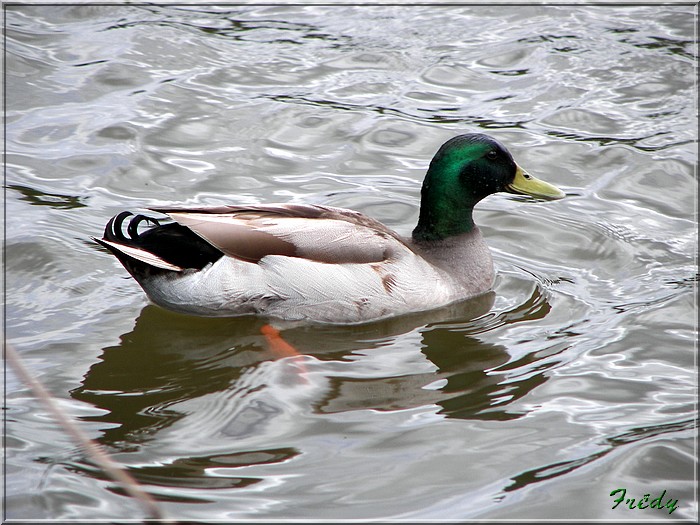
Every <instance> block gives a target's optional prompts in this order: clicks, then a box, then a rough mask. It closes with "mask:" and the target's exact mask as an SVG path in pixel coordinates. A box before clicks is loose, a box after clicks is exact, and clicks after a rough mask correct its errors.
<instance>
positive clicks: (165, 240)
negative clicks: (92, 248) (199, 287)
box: [104, 211, 223, 274]
mask: <svg viewBox="0 0 700 525" xmlns="http://www.w3.org/2000/svg"><path fill="white" fill-rule="evenodd" d="M129 217H131V218H130V219H129ZM127 219H129V220H128V223H127V225H126V233H124V222H125V221H126V220H127ZM144 222H145V223H147V224H150V225H151V227H150V228H148V229H146V230H145V231H143V232H139V231H138V229H139V226H140V225H141V224H142V223H144ZM104 239H105V240H107V241H110V242H113V243H116V244H121V245H124V246H131V247H134V248H139V249H141V250H145V251H147V252H150V253H152V254H154V255H156V256H158V257H159V258H161V259H162V260H164V261H166V262H168V263H170V264H173V265H175V266H179V267H180V268H192V269H195V270H201V269H202V268H204V267H205V266H206V265H207V264H210V263H214V262H216V261H217V260H219V259H220V258H221V257H222V256H223V253H222V252H221V251H220V250H218V249H217V248H216V247H214V246H212V245H211V244H209V243H208V242H207V241H205V240H204V239H202V238H201V237H200V236H199V235H197V234H196V233H194V232H193V231H192V230H190V229H189V228H186V227H184V226H181V225H180V224H178V223H176V222H168V223H166V224H161V221H160V220H158V219H155V218H153V217H148V216H146V215H141V214H138V215H134V214H133V213H131V212H129V211H123V212H121V213H119V214H117V215H115V216H114V217H112V218H111V219H110V221H109V222H108V223H107V225H106V227H105V232H104ZM106 247H107V248H109V249H110V251H111V252H112V253H114V255H116V256H117V258H118V259H119V260H120V261H121V263H122V264H124V266H125V267H126V268H127V270H129V272H130V273H132V274H134V271H135V270H138V266H139V265H140V266H149V265H147V264H146V263H144V262H142V261H138V260H136V259H134V258H133V257H131V256H129V255H126V254H123V253H121V252H120V253H116V252H115V250H114V249H112V248H111V247H109V246H106ZM166 271H167V270H166Z"/></svg>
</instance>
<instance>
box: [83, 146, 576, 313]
mask: <svg viewBox="0 0 700 525" xmlns="http://www.w3.org/2000/svg"><path fill="white" fill-rule="evenodd" d="M500 191H503V192H509V193H516V194H525V195H530V196H533V197H537V198H544V199H559V198H562V197H564V193H563V192H562V191H561V190H559V189H558V188H556V187H554V186H552V185H551V184H549V183H547V182H544V181H541V180H538V179H536V178H535V177H533V176H532V175H530V174H529V173H528V172H526V171H525V170H524V169H522V168H521V167H519V166H518V165H517V164H516V163H515V161H514V160H513V157H512V156H511V154H510V153H509V152H508V150H507V149H506V148H505V147H504V146H503V145H502V144H501V143H500V142H498V141H497V140H495V139H493V138H492V137H489V136H487V135H483V134H477V133H471V134H466V135H459V136H456V137H454V138H452V139H450V140H448V141H447V142H445V143H444V144H443V145H442V146H441V147H440V149H439V150H438V151H437V153H436V154H435V156H434V157H433V159H432V161H431V162H430V166H429V168H428V171H427V173H426V176H425V180H424V182H423V186H422V189H421V206H420V214H419V219H418V225H417V226H416V227H415V229H414V230H413V233H412V236H411V238H410V239H406V238H402V237H401V236H399V235H398V234H397V233H396V232H394V231H392V230H391V229H389V228H388V227H386V226H385V225H383V224H382V223H380V222H378V221H376V220H375V219H372V218H370V217H367V216H366V215H363V214H361V213H359V212H357V211H352V210H348V209H342V208H335V207H331V206H320V205H311V204H267V205H256V206H214V207H190V208H178V207H170V206H165V207H156V208H149V210H151V211H152V212H156V213H160V214H163V215H165V216H167V217H168V218H169V220H168V221H167V222H164V219H158V218H154V217H152V216H146V215H141V214H138V215H134V214H132V213H131V212H128V211H125V212H122V213H120V214H118V215H116V216H115V217H113V218H112V219H111V220H110V221H109V223H108V224H107V226H106V228H105V232H104V237H103V238H102V239H95V241H97V242H98V243H100V244H101V245H102V246H104V247H105V248H107V249H108V250H109V251H111V252H112V253H113V254H114V255H115V256H116V257H117V259H119V261H120V262H121V263H122V264H123V265H124V267H125V268H126V270H127V271H128V272H129V273H130V274H131V275H132V276H133V277H134V279H136V281H137V282H138V283H139V284H140V285H141V287H142V288H143V290H144V291H145V292H146V294H147V295H148V297H149V298H150V299H151V300H152V301H153V302H154V303H156V304H158V305H160V306H163V307H165V308H169V309H172V310H176V311H179V312H183V313H188V314H196V315H205V316H235V315H243V314H258V315H261V316H265V317H270V318H276V319H284V320H303V321H312V322H319V323H338V324H350V323H361V322H366V321H372V320H376V319H381V318H385V317H390V316H396V315H401V314H406V313H409V312H419V311H424V310H428V309H432V308H437V307H440V306H444V305H447V304H450V303H454V302H456V301H461V300H465V299H468V298H470V297H474V296H477V295H479V294H483V293H485V292H487V291H488V290H489V289H490V288H491V287H492V285H493V280H494V266H493V261H492V259H491V254H490V252H489V249H488V246H487V245H486V243H485V242H484V239H483V238H482V235H481V232H480V231H479V228H478V227H477V226H476V225H475V224H474V220H473V218H472V211H473V209H474V206H475V205H476V204H477V203H478V202H479V201H480V200H481V199H483V198H484V197H486V196H488V195H491V194H492V193H496V192H500ZM149 225H150V227H148V228H140V226H149Z"/></svg>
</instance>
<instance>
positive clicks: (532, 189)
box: [506, 166, 566, 200]
mask: <svg viewBox="0 0 700 525" xmlns="http://www.w3.org/2000/svg"><path fill="white" fill-rule="evenodd" d="M516 167H517V170H516V171H515V178H514V179H513V182H511V183H510V184H507V185H506V191H507V192H508V193H517V194H520V195H530V196H531V197H538V198H541V199H552V200H554V199H562V198H564V197H566V193H564V192H563V191H561V190H560V189H559V188H557V187H556V186H554V185H552V184H550V183H549V182H545V181H543V180H540V179H538V178H535V177H533V176H532V175H530V174H529V173H528V172H527V171H525V170H524V169H522V168H521V167H520V166H516Z"/></svg>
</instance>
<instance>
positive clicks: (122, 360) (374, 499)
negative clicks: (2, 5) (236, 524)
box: [5, 5, 698, 520]
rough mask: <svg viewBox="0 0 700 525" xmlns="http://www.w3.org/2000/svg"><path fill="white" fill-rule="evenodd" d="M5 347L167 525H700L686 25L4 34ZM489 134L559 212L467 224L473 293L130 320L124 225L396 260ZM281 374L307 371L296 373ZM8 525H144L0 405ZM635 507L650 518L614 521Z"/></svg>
mask: <svg viewBox="0 0 700 525" xmlns="http://www.w3.org/2000/svg"><path fill="white" fill-rule="evenodd" d="M6 15H7V17H6V30H7V51H6V68H7V84H6V89H7V108H6V117H7V172H6V200H5V206H6V207H5V211H6V230H7V232H6V246H5V248H6V260H5V262H6V267H5V271H6V290H7V301H6V312H5V315H6V328H7V338H8V341H10V342H11V343H12V344H13V345H14V346H15V347H16V348H17V349H18V351H19V352H20V353H21V355H22V357H23V358H24V360H25V362H26V363H27V366H28V367H29V368H30V370H31V371H32V373H33V374H34V375H35V376H36V377H37V378H39V379H40V380H41V381H43V382H44V383H45V384H46V385H47V387H48V388H49V390H50V391H51V393H52V394H53V395H54V396H55V397H56V398H57V399H58V400H59V402H60V404H61V406H62V408H63V409H64V410H65V411H66V412H67V413H68V414H70V415H71V416H72V417H73V418H75V419H76V420H77V421H78V422H79V424H80V426H81V427H82V428H83V429H84V430H85V431H86V432H87V433H88V434H89V435H90V436H91V437H92V438H94V439H95V440H97V441H98V442H100V443H101V444H103V445H104V446H105V447H106V448H107V450H108V451H109V452H111V453H112V454H113V456H114V458H115V459H116V460H117V461H119V462H121V463H122V464H123V465H125V466H126V467H128V469H129V471H130V472H131V473H132V474H133V476H135V477H136V479H138V481H139V482H140V483H141V484H142V485H143V487H144V489H145V490H147V491H148V492H149V493H150V494H152V495H153V496H154V497H155V498H156V499H157V500H158V501H159V502H160V504H161V505H162V507H163V509H164V510H165V511H166V512H167V513H168V514H169V515H171V516H174V517H177V518H182V519H192V520H196V519H207V520H215V519H222V520H235V519H241V520H242V519H254V518H255V519H284V518H299V519H327V520H332V519H351V518H356V519H365V518H366V519H386V520H388V519H410V520H423V519H445V520H463V519H506V518H513V519H516V518H517V519H525V518H531V519H539V520H541V519H547V518H555V519H563V518H574V519H586V520H587V519H605V520H621V519H628V520H629V519H632V520H652V519H656V520H658V519H674V518H686V519H697V500H696V488H697V487H696V480H695V477H694V465H695V461H696V459H697V454H696V452H697V450H696V441H695V438H696V425H695V421H696V417H697V406H696V398H697V362H696V349H697V344H696V342H697V321H696V316H697V189H698V188H697V171H696V166H697V142H696V141H697V119H696V116H695V115H696V110H697V107H696V101H697V95H698V93H697V83H696V73H697V70H696V67H697V41H696V36H697V35H696V32H695V29H696V27H697V26H696V24H697V6H679V5H676V6H653V7H652V6H646V7H644V6H566V7H556V6H491V7H485V6H481V7H455V6H443V7H437V6H432V7H425V6H412V7H380V6H373V7H339V6H336V7H332V8H330V7H318V6H295V7H280V6H246V7H234V6H226V7H200V6H189V7H188V6H173V7H162V6H160V7H159V6H152V5H149V6H144V5H131V6H58V7H57V6H11V7H7V9H6ZM475 131H478V132H484V133H488V134H491V135H493V136H494V137H496V138H498V139H499V140H501V141H502V142H503V143H505V144H507V145H508V147H509V149H510V150H511V152H512V153H513V155H514V156H515V158H516V159H517V160H518V162H519V163H520V164H521V165H523V166H524V167H525V168H526V169H528V170H529V171H530V172H532V173H534V174H536V175H538V176H540V177H541V178H543V179H545V180H548V181H551V182H553V183H554V184H556V185H558V186H559V187H561V188H562V189H564V190H565V191H566V192H567V194H568V197H567V198H566V199H564V200H561V201H557V202H546V203H545V202H534V201H532V200H529V201H528V200H526V199H522V198H518V197H514V196H510V195H497V196H492V197H489V198H488V199H487V200H485V201H483V202H482V203H481V204H480V205H479V207H478V209H477V211H476V215H475V219H476V221H477V223H478V224H479V225H480V227H481V228H482V231H483V232H484V234H485V236H486V238H487V240H488V243H489V245H490V246H491V247H492V250H493V254H494V259H495V262H496V266H497V270H498V277H497V281H496V284H495V287H494V291H493V293H492V294H488V295H486V296H484V297H482V298H480V299H479V300H476V301H471V302H468V303H466V304H464V305H459V306H458V307H455V308H447V309H442V310H439V311H436V312H430V313H429V314H422V315H418V316H409V317H405V318H397V319H392V320H388V321H384V322H378V323H370V324H367V325H362V326H356V327H335V328H334V327H325V328H319V327H303V326H302V327H296V328H293V329H290V330H287V331H286V332H285V337H286V338H287V339H288V340H289V341H290V342H291V343H293V344H294V345H295V346H297V347H298V348H299V349H300V350H302V351H303V352H304V354H305V355H306V357H305V358H304V359H303V362H302V363H295V362H293V361H290V360H288V359H281V360H280V359H274V358H273V356H272V355H271V354H270V352H269V351H268V348H267V346H266V345H265V341H264V339H263V338H262V336H261V335H260V332H259V329H260V327H261V326H262V324H263V321H262V320H260V319H255V318H238V319H202V318H195V317H188V316H183V315H177V314H173V313H169V312H166V311H164V310H162V309H160V308H158V307H155V306H153V305H149V304H148V302H147V300H146V298H145V297H144V295H143V294H142V292H141V291H140V289H139V288H138V286H137V285H136V284H135V282H134V281H133V280H131V279H129V278H127V274H126V272H125V271H124V270H123V269H122V268H121V266H119V264H118V263H117V262H116V260H114V258H113V257H111V256H109V255H107V254H106V252H104V251H103V250H101V249H100V248H99V247H98V246H97V245H95V244H94V243H93V242H91V241H90V236H94V235H100V233H101V231H102V229H103V228H104V224H105V223H106V221H107V220H108V219H109V217H111V216H112V215H114V214H115V213H117V212H119V211H121V210H123V209H139V208H142V207H146V206H149V205H162V204H168V203H187V204H218V203H231V204H252V203H266V202H278V201H281V202H300V203H320V204H326V205H333V206H343V207H349V208H353V209H356V210H359V211H362V212H364V213H367V214H369V215H372V216H373V217H376V218H378V219H380V220H382V221H384V222H385V223H386V224H387V225H389V226H391V227H393V228H395V229H396V230H397V231H399V232H400V233H402V234H408V233H409V232H410V231H411V229H412V227H413V226H414V224H415V222H416V220H417V215H418V206H419V189H420V184H421V181H422V177H423V175H424V173H425V169H426V167H427V165H428V163H429V161H430V158H431V157H432V155H433V154H434V152H435V151H436V150H437V148H438V147H439V145H440V144H442V143H443V142H444V141H445V140H447V139H448V138H450V137H452V136H454V135H456V134H458V133H463V132H475ZM300 366H302V368H303V369H304V370H305V372H303V373H300ZM6 391H7V396H6V405H7V411H6V417H7V442H6V458H7V460H6V461H7V463H6V464H7V477H6V480H5V481H6V489H7V499H6V514H7V517H8V518H12V519H42V518H44V519H68V520H70V519H74V520H78V519H102V520H109V519H112V520H119V519H125V518H134V517H138V516H139V512H140V510H139V508H138V507H137V505H136V504H135V502H133V501H132V500H129V499H127V498H126V497H125V496H124V495H123V494H122V492H121V491H120V490H119V489H118V488H116V487H115V485H114V484H113V483H112V482H111V481H109V480H108V479H106V478H105V476H104V474H103V473H101V472H100V471H99V470H98V469H96V468H95V466H94V465H93V463H92V462H91V461H90V459H89V458H87V457H86V456H85V455H84V454H83V452H81V450H79V448H78V447H77V446H76V445H75V443H72V442H71V440H70V438H69V437H68V436H66V435H65V434H63V433H62V432H61V431H60V429H59V428H58V427H57V425H56V424H55V422H54V421H53V420H52V419H51V417H50V415H49V414H48V413H47V411H46V410H45V409H44V408H43V407H42V406H41V405H40V404H39V403H38V402H37V401H36V400H35V399H34V398H33V396H32V393H31V392H30V391H29V390H28V388H27V387H26V386H24V385H22V384H21V383H19V382H18V380H17V379H16V378H15V376H14V375H12V374H8V377H7V385H6ZM617 488H626V489H627V492H628V494H629V496H631V497H636V498H640V497H642V496H643V495H644V494H646V493H650V494H651V497H652V498H654V497H656V496H657V495H658V494H660V493H661V492H662V491H666V497H672V498H673V499H677V500H678V508H677V510H676V511H674V513H673V514H669V513H668V511H667V510H657V509H645V510H640V509H635V510H630V509H629V508H627V507H624V506H619V507H618V508H616V509H613V508H612V506H613V503H614V502H613V501H612V499H613V498H611V497H610V495H609V494H610V492H611V491H613V490H615V489H617Z"/></svg>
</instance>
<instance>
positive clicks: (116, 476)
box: [5, 344, 175, 523]
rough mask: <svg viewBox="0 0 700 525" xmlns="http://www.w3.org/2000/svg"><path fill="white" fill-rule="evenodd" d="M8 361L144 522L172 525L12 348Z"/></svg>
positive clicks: (156, 505)
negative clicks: (143, 516) (133, 502)
mask: <svg viewBox="0 0 700 525" xmlns="http://www.w3.org/2000/svg"><path fill="white" fill-rule="evenodd" d="M5 355H6V357H7V361H8V362H9V363H10V365H12V368H14V370H15V372H16V374H17V376H18V377H19V378H20V379H21V380H22V382H23V383H24V384H26V385H27V386H28V387H30V388H31V389H32V391H33V392H34V395H36V397H37V398H38V399H39V400H40V401H41V402H42V403H43V404H44V406H45V407H46V408H47V409H48V410H49V412H50V413H51V415H52V416H53V417H54V419H55V420H56V421H58V423H59V424H60V425H61V426H62V427H63V430H65V431H66V433H67V434H69V435H70V436H71V437H72V438H73V440H74V441H75V442H76V443H78V445H80V447H81V448H82V449H83V450H84V451H85V453H86V454H87V455H88V457H89V458H90V459H91V460H92V461H93V462H94V463H95V464H96V465H97V466H98V467H99V468H101V469H102V470H103V471H104V473H105V474H107V476H109V477H110V478H112V479H113V480H114V481H115V482H116V483H117V484H118V485H119V486H120V487H121V488H122V489H123V490H124V492H126V494H128V495H129V496H131V497H132V498H134V499H135V500H136V501H138V502H139V504H140V505H141V506H142V507H143V510H144V511H145V513H146V516H147V518H146V519H157V520H165V522H166V523H175V522H173V521H172V520H169V519H167V518H165V515H164V513H163V511H162V510H161V508H160V506H159V505H158V503H157V502H156V500H155V499H153V497H152V496H151V495H150V494H148V493H147V492H145V491H144V490H143V489H141V486H140V485H139V483H138V482H137V481H136V480H135V479H134V478H133V477H132V476H131V474H129V473H128V472H127V471H126V470H124V468H123V467H122V466H121V465H120V464H119V463H117V462H116V461H114V460H113V459H112V458H111V457H109V455H108V454H107V452H105V451H104V449H103V448H102V447H100V445H99V444H97V443H95V442H94V441H93V440H91V439H90V438H89V437H87V435H86V434H85V433H84V432H83V431H82V430H81V428H80V427H78V426H77V425H76V424H75V423H74V422H73V421H72V420H71V419H70V418H69V417H68V415H66V414H65V413H64V412H63V410H62V409H61V407H60V406H59V405H58V404H57V403H56V401H54V399H53V398H52V397H51V394H49V392H48V391H47V390H46V388H44V385H42V384H41V383H40V382H39V381H38V380H37V379H36V378H34V377H32V375H31V374H30V373H29V371H28V370H27V368H26V367H25V366H24V363H22V359H21V357H20V356H19V354H18V353H17V351H16V350H15V349H14V348H13V347H12V346H11V345H9V344H8V345H5Z"/></svg>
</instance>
